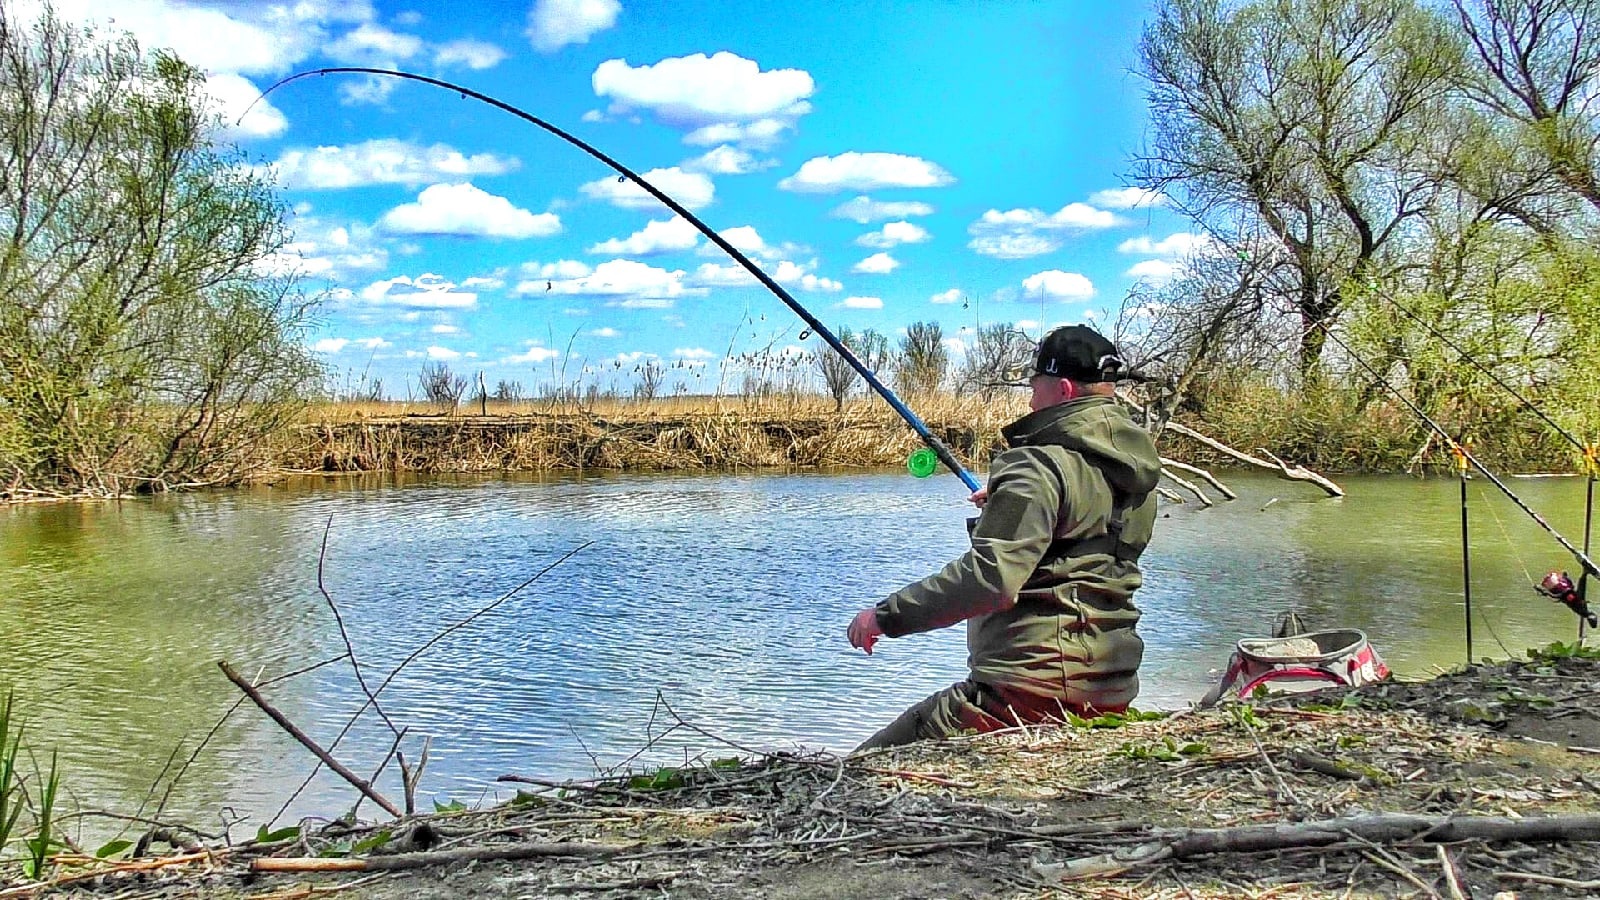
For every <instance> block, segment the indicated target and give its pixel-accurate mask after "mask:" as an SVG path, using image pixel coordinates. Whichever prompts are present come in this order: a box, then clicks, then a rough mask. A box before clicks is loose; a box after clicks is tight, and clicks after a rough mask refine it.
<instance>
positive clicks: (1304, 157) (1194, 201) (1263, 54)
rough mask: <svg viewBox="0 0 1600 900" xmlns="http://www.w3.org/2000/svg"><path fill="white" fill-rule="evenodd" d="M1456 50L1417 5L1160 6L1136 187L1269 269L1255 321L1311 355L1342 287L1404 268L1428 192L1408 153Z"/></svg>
mask: <svg viewBox="0 0 1600 900" xmlns="http://www.w3.org/2000/svg"><path fill="white" fill-rule="evenodd" d="M1458 50H1459V42H1458V41H1456V40H1455V37H1454V35H1453V33H1452V32H1451V31H1450V30H1449V29H1448V28H1447V27H1446V23H1445V21H1444V20H1443V19H1442V18H1441V17H1440V16H1438V15H1436V14H1434V13H1433V12H1431V11H1429V10H1427V9H1424V8H1422V7H1421V6H1420V5H1419V4H1418V3H1416V2H1414V0H1164V2H1163V3H1161V5H1160V7H1159V8H1158V9H1157V11H1156V14H1155V17H1154V20H1153V21H1152V22H1151V23H1150V24H1149V25H1148V26H1147V28H1146V29H1145V32H1144V36H1143V40H1142V42H1141V45H1140V55H1141V63H1142V70H1143V74H1144V75H1145V77H1146V78H1147V79H1148V80H1149V84H1150V88H1149V102H1150V112H1151V119H1152V138H1151V144H1150V147H1149V148H1148V150H1147V151H1146V152H1145V153H1144V154H1142V155H1141V156H1140V157H1139V158H1138V159H1137V161H1136V169H1135V172H1134V176H1135V180H1136V181H1137V183H1138V184H1140V186H1142V187H1145V188H1149V189H1152V190H1157V191H1161V192H1163V193H1165V194H1166V195H1167V196H1168V197H1170V198H1172V199H1173V200H1174V202H1175V203H1176V205H1177V206H1178V208H1179V209H1180V211H1182V212H1184V213H1187V214H1188V215H1190V216H1192V217H1193V218H1194V219H1195V220H1196V221H1197V222H1198V223H1199V224H1200V226H1201V227H1202V228H1204V229H1205V230H1207V231H1208V232H1210V233H1211V234H1214V235H1217V236H1223V235H1233V234H1249V235H1252V236H1253V237H1252V240H1253V243H1251V244H1249V245H1244V246H1240V247H1237V248H1235V249H1236V250H1237V251H1238V252H1244V253H1249V254H1253V255H1256V256H1259V257H1262V258H1263V260H1264V261H1267V262H1270V263H1271V266H1270V271H1265V272H1261V273H1259V274H1261V275H1262V277H1261V280H1260V282H1259V285H1258V287H1259V289H1260V290H1261V291H1262V292H1263V297H1264V298H1265V299H1266V300H1267V301H1269V302H1266V303H1264V304H1262V305H1261V307H1260V308H1261V309H1262V310H1263V312H1264V313H1270V312H1273V311H1277V312H1280V313H1282V314H1285V315H1288V316H1290V317H1293V318H1294V319H1295V320H1297V325H1298V329H1297V330H1298V332H1299V337H1298V342H1297V343H1298V347H1297V360H1298V365H1299V370H1300V371H1301V372H1302V373H1309V372H1311V371H1313V370H1314V369H1315V367H1316V366H1317V364H1318V363H1319V361H1320V359H1321V357H1322V351H1323V346H1324V342H1325V340H1326V336H1325V333H1324V329H1325V328H1327V327H1329V326H1331V325H1332V323H1333V322H1334V321H1335V320H1336V319H1337V318H1338V315H1339V313H1340V311H1341V309H1342V308H1343V305H1344V299H1345V293H1344V291H1345V286H1346V283H1347V282H1348V281H1349V280H1350V279H1352V278H1355V277H1370V276H1372V275H1374V274H1377V275H1383V274H1387V273H1390V272H1393V271H1394V270H1396V269H1397V268H1398V267H1400V266H1401V265H1402V262H1403V257H1404V253H1403V252H1402V251H1403V247H1404V244H1405V238H1406V236H1407V234H1408V231H1409V230H1410V229H1411V228H1412V227H1413V226H1414V225H1415V224H1416V222H1417V220H1418V219H1419V217H1421V216H1423V215H1424V214H1425V213H1426V211H1427V210H1428V208H1429V206H1430V204H1431V203H1433V202H1434V201H1435V200H1436V198H1437V195H1438V188H1439V183H1440V182H1439V178H1438V176H1437V174H1436V173H1434V172H1431V171H1427V170H1419V169H1418V168H1417V167H1416V166H1415V165H1414V160H1416V159H1417V158H1418V157H1419V151H1420V149H1421V148H1422V147H1423V146H1424V145H1425V144H1426V143H1427V142H1428V141H1429V140H1430V139H1431V132H1432V131H1433V129H1434V128H1435V127H1436V125H1437V124H1438V123H1439V122H1440V121H1441V120H1442V119H1443V117H1444V113H1445V111H1446V109H1447V101H1448V94H1449V89H1450V86H1451V76H1452V73H1453V72H1454V71H1455V70H1456V68H1457V67H1458V65H1459V59H1460V53H1459V52H1458Z"/></svg>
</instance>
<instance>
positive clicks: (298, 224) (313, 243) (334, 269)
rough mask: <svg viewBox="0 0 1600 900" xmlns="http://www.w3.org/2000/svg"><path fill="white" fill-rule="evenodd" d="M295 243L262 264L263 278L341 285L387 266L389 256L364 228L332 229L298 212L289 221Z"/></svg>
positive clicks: (319, 220) (259, 268)
mask: <svg viewBox="0 0 1600 900" xmlns="http://www.w3.org/2000/svg"><path fill="white" fill-rule="evenodd" d="M289 224H290V227H292V228H293V230H294V240H293V241H290V242H289V243H287V244H285V245H284V246H283V247H281V248H279V250H278V252H276V253H274V254H273V255H271V256H269V257H267V258H266V259H264V260H262V261H261V263H260V264H259V265H258V266H257V269H258V270H259V271H260V272H262V274H264V275H269V276H273V275H295V276H303V277H308V278H326V279H328V280H330V281H340V280H344V279H347V278H350V277H352V276H354V275H357V274H359V273H363V272H370V271H373V270H376V269H381V268H383V267H384V266H386V265H388V262H389V253H388V251H386V250H385V249H384V248H383V247H382V246H381V245H380V244H379V243H378V242H377V241H376V240H375V238H374V236H373V234H372V233H371V230H370V229H367V228H365V227H362V226H354V225H352V226H344V225H330V224H328V223H326V222H324V221H322V220H321V219H319V218H317V217H316V216H313V215H311V214H310V212H309V211H305V212H297V213H296V214H295V216H294V218H293V219H291V220H290V223H289Z"/></svg>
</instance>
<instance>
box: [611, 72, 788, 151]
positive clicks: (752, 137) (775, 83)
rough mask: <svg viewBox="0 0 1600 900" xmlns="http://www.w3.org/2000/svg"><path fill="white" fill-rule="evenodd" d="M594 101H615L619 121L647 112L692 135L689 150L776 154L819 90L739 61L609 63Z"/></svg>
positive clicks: (781, 74)
mask: <svg viewBox="0 0 1600 900" xmlns="http://www.w3.org/2000/svg"><path fill="white" fill-rule="evenodd" d="M590 80H591V82H592V84H593V86H594V92H595V95H596V96H600V97H610V98H611V101H612V102H611V111H612V112H613V113H618V114H620V113H627V112H630V111H633V110H640V109H643V110H648V111H650V112H651V113H652V114H653V115H654V116H655V117H656V118H657V119H658V120H660V121H662V122H664V123H666V124H668V125H673V126H677V127H683V128H689V129H693V131H691V132H690V135H689V136H688V137H686V138H685V140H686V141H688V142H689V143H691V144H697V145H708V144H713V143H727V144H743V145H746V146H770V145H771V143H772V142H773V141H774V140H775V139H776V138H777V136H778V135H779V134H780V133H781V132H782V131H783V130H784V129H786V128H790V127H793V125H794V122H795V121H796V120H797V119H799V118H800V117H801V116H803V115H805V114H806V113H808V112H810V111H811V104H810V103H809V102H807V100H806V98H807V97H810V96H811V94H812V92H813V91H814V90H815V89H816V85H815V83H814V82H813V81H812V80H811V75H810V73H808V72H806V71H804V70H803V69H772V70H768V71H765V72H763V71H761V66H760V65H759V64H757V63H756V62H755V61H754V60H749V59H745V58H744V57H742V56H739V55H737V54H735V53H729V52H727V51H722V52H719V53H717V54H715V55H712V56H706V55H705V54H704V53H695V54H692V55H690V56H679V57H669V58H667V59H663V60H661V61H660V62H658V63H655V64H654V65H642V66H637V67H635V66H630V65H629V64H628V61H627V60H624V59H608V60H606V61H605V62H603V63H601V64H600V65H599V66H597V67H596V68H595V70H594V75H593V76H592V77H591V79H590Z"/></svg>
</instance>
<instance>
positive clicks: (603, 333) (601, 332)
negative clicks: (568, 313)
mask: <svg viewBox="0 0 1600 900" xmlns="http://www.w3.org/2000/svg"><path fill="white" fill-rule="evenodd" d="M584 334H586V335H588V336H589V337H597V338H614V337H617V336H618V335H619V334H621V332H619V331H617V330H616V329H615V328H611V327H609V326H608V327H605V328H591V329H589V330H588V331H585V332H584Z"/></svg>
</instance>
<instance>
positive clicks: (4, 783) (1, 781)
mask: <svg viewBox="0 0 1600 900" xmlns="http://www.w3.org/2000/svg"><path fill="white" fill-rule="evenodd" d="M14 699H15V698H14V696H13V695H12V693H11V692H9V691H8V692H6V702H5V705H4V706H0V857H3V856H4V855H5V850H6V847H7V846H9V845H10V844H11V833H12V831H14V830H15V829H16V827H17V820H18V819H19V818H21V817H22V809H23V807H25V806H26V805H27V803H26V801H25V799H24V795H23V792H22V777H21V775H19V774H18V772H17V754H18V753H19V752H21V750H22V726H21V725H20V724H16V723H13V721H12V718H11V711H12V709H13V708H14V703H13V701H14Z"/></svg>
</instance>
